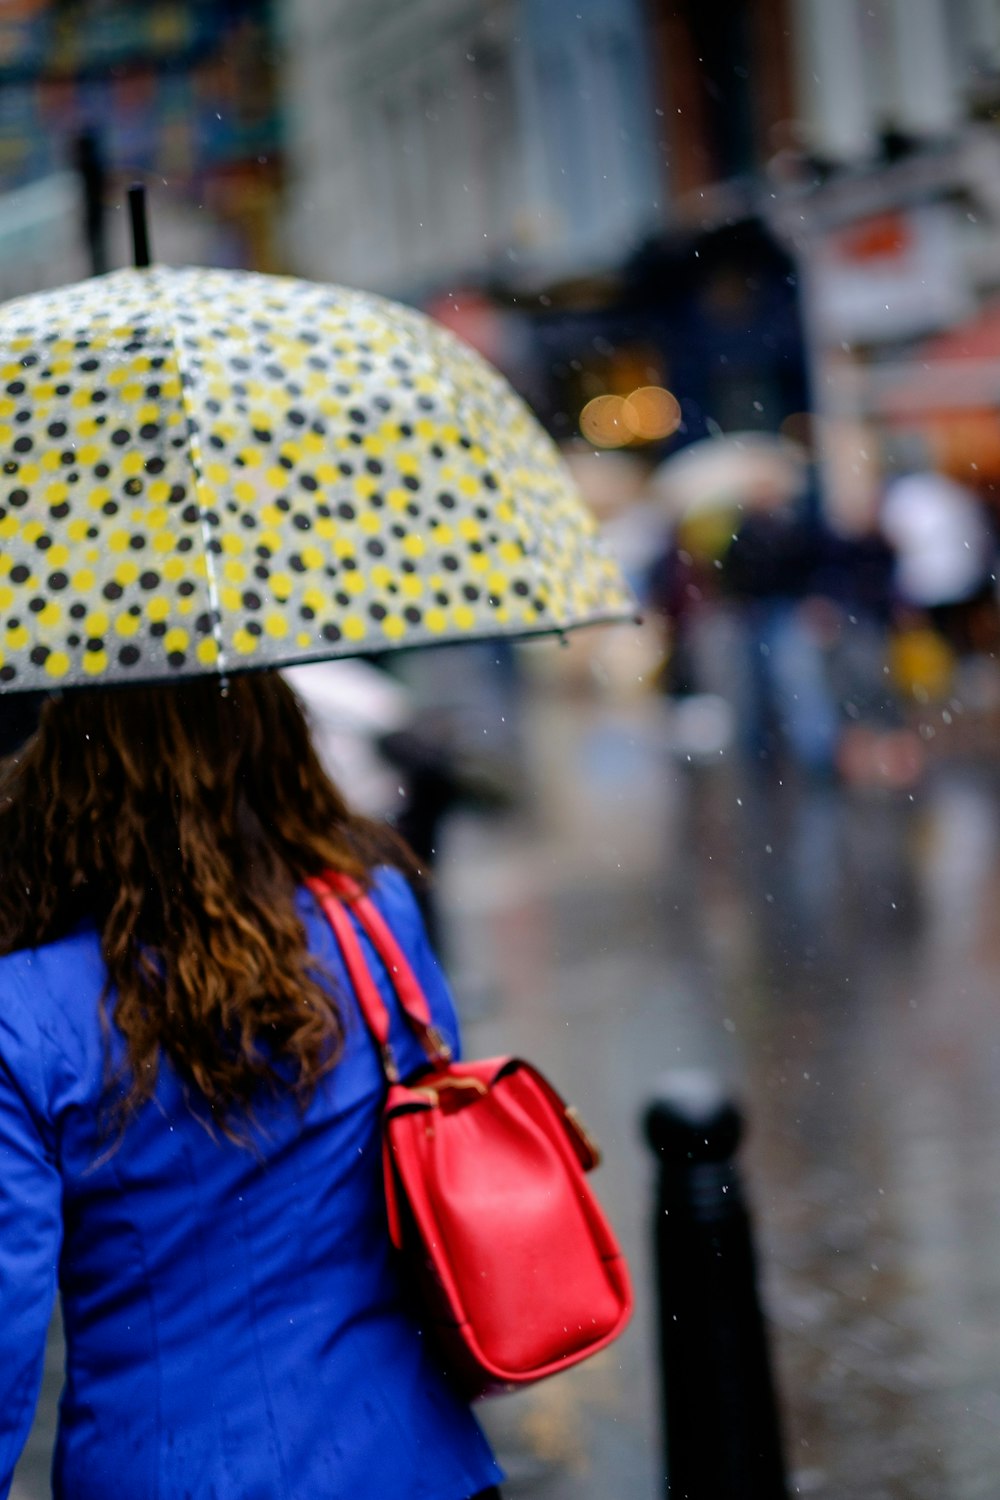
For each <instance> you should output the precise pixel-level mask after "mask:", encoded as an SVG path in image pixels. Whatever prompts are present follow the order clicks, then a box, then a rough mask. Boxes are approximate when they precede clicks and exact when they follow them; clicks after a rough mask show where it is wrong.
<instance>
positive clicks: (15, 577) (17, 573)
mask: <svg viewBox="0 0 1000 1500" xmlns="http://www.w3.org/2000/svg"><path fill="white" fill-rule="evenodd" d="M30 576H31V570H30V569H29V568H26V567H25V566H24V563H17V564H16V566H15V567H13V568H11V570H10V581H11V583H24V582H25V581H26V580H27V579H28V578H29V577H30Z"/></svg>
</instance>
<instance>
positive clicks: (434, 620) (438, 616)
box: [424, 609, 448, 635]
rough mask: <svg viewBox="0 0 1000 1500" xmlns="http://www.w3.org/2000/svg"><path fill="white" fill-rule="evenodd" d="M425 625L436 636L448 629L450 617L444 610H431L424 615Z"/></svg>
mask: <svg viewBox="0 0 1000 1500" xmlns="http://www.w3.org/2000/svg"><path fill="white" fill-rule="evenodd" d="M424 624H425V625H426V626H427V629H428V630H430V631H432V632H433V634H434V635H440V634H441V632H442V631H444V630H447V629H448V616H447V615H446V614H445V612H444V610H443V609H429V610H428V611H427V613H426V614H425V615H424Z"/></svg>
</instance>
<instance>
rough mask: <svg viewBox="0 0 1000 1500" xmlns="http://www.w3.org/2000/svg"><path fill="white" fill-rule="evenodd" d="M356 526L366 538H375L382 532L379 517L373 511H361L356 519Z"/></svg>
mask: <svg viewBox="0 0 1000 1500" xmlns="http://www.w3.org/2000/svg"><path fill="white" fill-rule="evenodd" d="M358 525H359V526H360V527H361V530H362V531H363V532H364V533H365V535H366V536H375V535H376V534H377V533H378V532H380V531H381V530H382V522H381V520H380V518H379V515H378V513H377V511H373V510H366V511H362V513H361V515H360V516H359V517H358Z"/></svg>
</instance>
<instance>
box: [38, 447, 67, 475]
mask: <svg viewBox="0 0 1000 1500" xmlns="http://www.w3.org/2000/svg"><path fill="white" fill-rule="evenodd" d="M61 463H62V459H61V458H60V456H59V454H58V453H56V452H55V450H54V449H52V448H50V449H49V451H48V452H47V453H43V454H42V457H41V465H42V468H43V469H47V470H48V472H49V473H50V474H54V473H55V471H56V470H57V469H58V468H59V465H60V464H61Z"/></svg>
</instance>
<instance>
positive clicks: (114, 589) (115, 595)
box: [101, 583, 124, 599]
mask: <svg viewBox="0 0 1000 1500" xmlns="http://www.w3.org/2000/svg"><path fill="white" fill-rule="evenodd" d="M101 593H102V594H103V595H104V597H105V599H120V598H121V596H122V594H123V593H124V589H123V588H122V586H121V584H120V583H106V584H105V585H104V587H103V589H102V590H101Z"/></svg>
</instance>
